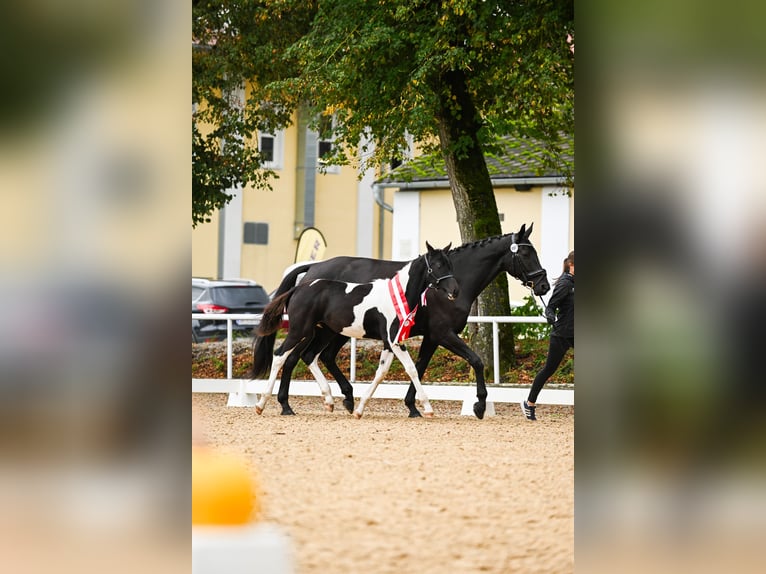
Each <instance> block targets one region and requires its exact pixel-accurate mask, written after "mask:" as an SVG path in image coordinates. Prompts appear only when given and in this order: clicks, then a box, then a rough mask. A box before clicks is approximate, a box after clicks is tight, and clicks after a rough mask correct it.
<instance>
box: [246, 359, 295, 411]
mask: <svg viewBox="0 0 766 574" xmlns="http://www.w3.org/2000/svg"><path fill="white" fill-rule="evenodd" d="M283 347H284V345H282V347H280V348H279V349H277V351H276V352H275V353H274V361H273V362H272V364H271V373H269V382H268V383H267V384H266V390H265V391H264V392H263V394H262V395H261V398H260V399H258V402H257V403H256V404H255V412H256V413H258V414H261V413H262V412H263V407H265V406H266V401H267V400H268V399H269V397H270V396H271V392H272V391H273V390H274V383H275V382H276V380H277V375H278V374H279V369H281V368H282V365H284V364H285V361H286V360H287V358H288V357H289V356H290V354H291V353H292V351H293V350H294V349H295V347H293V348H291V349H290V350H289V351H285V352H282V348H283Z"/></svg>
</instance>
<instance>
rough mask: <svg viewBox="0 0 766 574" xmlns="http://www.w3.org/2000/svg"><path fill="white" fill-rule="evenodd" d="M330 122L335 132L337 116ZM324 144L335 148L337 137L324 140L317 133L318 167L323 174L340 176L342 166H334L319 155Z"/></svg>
mask: <svg viewBox="0 0 766 574" xmlns="http://www.w3.org/2000/svg"><path fill="white" fill-rule="evenodd" d="M330 121H331V122H332V127H333V131H335V125H336V119H335V114H333V115H332V116H330ZM322 143H329V144H330V145H331V146H332V147H335V136H333V137H332V138H330V139H322V138H321V137H320V135H319V132H318V131H317V167H318V169H321V171H322V173H333V174H338V173H340V166H339V165H334V164H331V163H327V162H326V161H324V160H323V159H322V157H321V156H320V154H319V146H320V144H322Z"/></svg>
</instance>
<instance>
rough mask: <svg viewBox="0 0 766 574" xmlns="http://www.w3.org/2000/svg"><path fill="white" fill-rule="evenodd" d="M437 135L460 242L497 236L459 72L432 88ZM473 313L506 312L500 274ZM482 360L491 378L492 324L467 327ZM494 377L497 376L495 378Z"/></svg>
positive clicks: (475, 126)
mask: <svg viewBox="0 0 766 574" xmlns="http://www.w3.org/2000/svg"><path fill="white" fill-rule="evenodd" d="M437 93H438V94H439V97H440V106H439V113H438V117H437V119H438V122H439V140H440V145H441V150H442V155H443V156H444V162H445V164H446V168H447V175H448V177H449V181H450V188H451V190H452V200H453V202H454V204H455V210H456V212H457V221H458V226H459V228H460V237H461V239H462V241H463V243H466V242H470V241H476V240H478V239H483V238H485V237H492V236H494V235H500V234H501V233H502V229H501V227H500V217H499V215H498V213H497V202H496V201H495V192H494V189H493V188H492V181H491V179H490V177H489V170H488V169H487V163H486V161H485V160H484V153H483V151H482V148H481V144H480V143H479V138H478V132H479V128H480V127H481V121H480V118H479V117H478V114H477V111H476V108H475V107H474V104H473V100H472V98H471V95H470V93H469V92H468V88H467V86H466V82H465V75H464V74H463V72H461V71H450V72H447V73H445V74H444V75H443V76H442V77H441V86H440V89H439V90H437ZM478 313H479V315H509V314H510V302H509V299H508V280H507V278H506V275H505V273H501V274H500V275H499V276H498V277H497V279H495V280H494V281H493V282H492V283H490V284H489V286H488V287H487V288H486V289H485V290H484V291H483V292H482V293H481V295H479V299H478ZM468 344H469V345H470V346H471V348H473V350H474V351H476V352H477V353H478V354H479V356H480V357H481V359H482V361H483V362H484V371H485V373H484V374H485V377H486V378H487V379H491V378H493V372H492V326H491V325H490V324H479V327H478V328H476V329H471V336H470V340H469V343H468ZM500 359H501V361H500V372H501V373H502V372H504V371H506V370H507V369H508V368H509V367H511V366H512V365H513V364H514V360H515V356H514V336H513V326H512V325H511V324H505V325H503V324H501V325H500ZM495 382H499V381H495Z"/></svg>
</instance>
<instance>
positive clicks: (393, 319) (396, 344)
mask: <svg viewBox="0 0 766 574" xmlns="http://www.w3.org/2000/svg"><path fill="white" fill-rule="evenodd" d="M426 247H427V248H428V252H427V253H426V254H425V255H423V256H421V257H418V258H417V259H415V260H413V261H410V262H409V263H404V264H403V263H400V264H399V265H400V267H401V269H399V271H398V272H397V273H396V274H395V275H394V276H393V277H392V278H390V279H376V280H374V281H372V282H369V283H349V282H346V281H339V280H336V279H327V278H320V279H314V280H312V281H304V282H302V283H300V284H299V285H298V286H296V287H293V288H291V289H290V290H288V291H287V292H285V293H282V294H280V295H278V296H275V297H274V299H273V300H272V301H271V303H269V305H267V306H266V308H265V309H264V312H263V317H262V319H261V323H260V325H259V327H258V330H257V332H258V337H256V340H255V347H254V357H255V360H254V362H253V373H254V374H253V376H258V375H260V374H263V373H265V372H266V370H268V369H269V368H271V373H270V374H269V382H268V385H267V388H266V391H265V392H264V393H263V394H262V395H261V397H260V399H259V400H258V403H257V404H256V406H255V410H256V412H257V413H258V414H261V413H262V412H263V407H264V406H265V404H266V400H267V399H268V397H269V396H270V395H271V392H272V389H273V388H274V382H275V381H276V378H277V374H278V372H279V369H280V368H282V367H283V366H284V369H283V371H282V381H281V384H280V387H279V396H278V399H279V402H280V404H281V405H282V414H293V413H292V409H290V405H289V404H288V402H287V398H288V388H289V384H290V375H291V374H292V371H293V369H294V368H295V365H296V364H297V362H298V359H299V358H300V356H301V355H303V356H304V357H306V356H307V353H306V347H307V345H308V344H309V343H311V342H312V341H314V340H315V333H316V332H317V331H318V330H319V329H320V326H321V330H322V331H323V332H324V333H332V334H336V333H338V334H341V335H344V336H346V337H357V338H373V339H380V340H382V341H383V345H384V347H385V350H384V353H387V356H388V355H390V357H391V358H390V359H387V360H386V361H385V362H384V361H381V365H380V367H379V369H378V371H379V373H378V375H376V380H375V381H373V384H372V385H370V389H369V391H368V392H367V394H366V395H365V397H364V398H363V400H362V401H361V402H360V406H359V408H358V409H357V411H356V412H355V413H354V414H355V416H356V417H357V418H359V417H361V416H362V411H363V410H364V405H365V403H366V402H367V400H369V398H370V397H371V396H372V393H373V392H374V391H375V387H376V386H377V383H379V382H380V381H381V380H382V379H383V377H384V376H385V373H386V372H387V371H388V367H389V366H390V365H391V359H393V356H394V355H395V356H396V357H397V358H398V359H399V360H400V361H401V363H402V364H403V365H404V367H405V370H406V371H407V374H408V375H409V376H410V379H411V380H412V384H413V385H414V386H415V387H416V388H417V391H418V395H419V398H420V399H421V400H422V401H423V408H424V410H425V412H426V416H433V409H432V408H431V405H430V403H429V401H428V397H427V396H426V395H425V392H424V391H423V388H422V386H421V384H420V379H419V377H418V373H417V369H416V368H415V363H413V362H412V358H410V356H409V354H408V353H407V350H406V349H405V347H404V345H400V342H401V341H402V340H404V339H406V338H408V337H409V336H410V335H409V332H410V329H411V325H412V318H413V316H414V315H415V312H416V311H417V308H418V306H419V304H420V303H421V301H423V300H424V298H425V297H426V292H427V291H428V290H429V289H440V290H443V291H444V293H445V294H446V296H445V299H446V300H447V301H454V300H455V299H456V298H457V296H458V293H459V288H458V282H457V280H456V279H455V278H454V276H453V274H452V263H451V261H450V259H449V257H448V256H447V252H448V251H449V248H450V246H449V245H448V246H447V247H446V248H445V249H443V250H441V249H433V248H432V247H431V246H430V245H429V244H428V243H426ZM284 310H287V313H288V315H289V316H290V324H289V328H288V331H287V337H286V338H285V341H284V343H282V345H281V346H280V347H279V348H278V349H277V350H276V351H275V352H273V355H272V351H273V349H274V342H275V338H274V337H273V336H272V335H274V334H275V333H276V331H277V329H278V328H279V326H280V324H281V322H282V313H283V312H284ZM442 312H444V313H447V312H449V310H448V308H447V307H444V309H443V310H442ZM322 348H324V346H322V347H321V348H319V349H318V350H321V349H322ZM296 350H297V351H298V352H297V353H296V352H295V351H296ZM317 361H318V356H317V355H316V354H314V356H313V357H312V358H311V359H310V360H309V361H307V363H308V364H309V368H310V370H311V372H312V373H313V374H314V377H315V378H316V380H317V383H318V384H319V387H320V389H321V390H322V393H323V394H324V397H325V406H326V407H327V409H328V410H330V411H331V410H333V405H334V403H333V398H332V393H331V392H330V386H329V385H328V384H327V380H326V379H325V377H324V375H323V374H322V371H321V370H320V369H319V366H318V365H317ZM346 384H348V381H346ZM349 386H350V385H349ZM352 401H353V394H352Z"/></svg>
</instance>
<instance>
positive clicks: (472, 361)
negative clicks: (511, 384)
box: [439, 332, 487, 419]
mask: <svg viewBox="0 0 766 574" xmlns="http://www.w3.org/2000/svg"><path fill="white" fill-rule="evenodd" d="M439 344H440V345H441V346H442V347H444V348H445V349H447V350H448V351H450V352H452V353H455V354H456V355H458V356H459V357H461V358H463V359H465V360H466V361H468V364H469V365H471V368H472V369H473V372H474V374H475V375H476V398H477V399H478V401H477V402H475V403H474V405H473V414H475V415H476V418H478V419H483V418H484V413H485V411H486V410H487V385H486V383H485V382H484V363H483V362H482V360H481V357H479V355H477V354H476V353H475V352H474V351H473V349H471V347H469V346H468V345H466V344H465V341H463V339H461V338H460V337H459V336H458V335H457V334H456V333H454V332H450V333H448V334H447V336H446V337H445V338H444V339H443V340H440V341H439Z"/></svg>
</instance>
